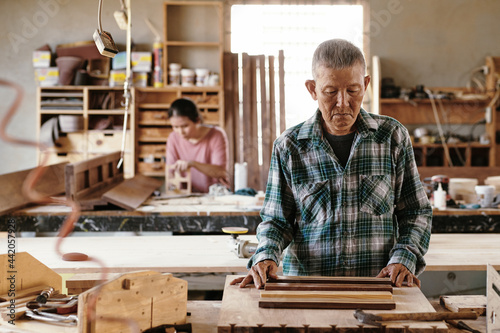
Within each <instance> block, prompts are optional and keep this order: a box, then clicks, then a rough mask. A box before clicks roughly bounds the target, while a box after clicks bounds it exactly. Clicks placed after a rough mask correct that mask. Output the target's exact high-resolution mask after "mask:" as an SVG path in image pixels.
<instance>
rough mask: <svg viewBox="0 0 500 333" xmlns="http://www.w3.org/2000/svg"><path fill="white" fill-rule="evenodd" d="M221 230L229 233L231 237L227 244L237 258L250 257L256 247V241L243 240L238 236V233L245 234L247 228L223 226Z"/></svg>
mask: <svg viewBox="0 0 500 333" xmlns="http://www.w3.org/2000/svg"><path fill="white" fill-rule="evenodd" d="M222 231H223V232H225V233H226V234H231V239H230V240H229V242H228V246H229V248H230V249H231V252H234V253H235V254H236V255H237V256H238V258H250V257H251V256H252V255H253V254H254V253H255V250H256V249H257V245H258V244H257V243H252V242H250V241H249V240H243V239H241V238H238V235H241V234H246V233H247V232H248V229H247V228H239V227H225V228H222Z"/></svg>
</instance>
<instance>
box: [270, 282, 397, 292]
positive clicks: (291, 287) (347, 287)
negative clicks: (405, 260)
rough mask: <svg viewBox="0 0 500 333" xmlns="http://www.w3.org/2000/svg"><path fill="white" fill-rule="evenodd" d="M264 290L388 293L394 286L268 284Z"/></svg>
mask: <svg viewBox="0 0 500 333" xmlns="http://www.w3.org/2000/svg"><path fill="white" fill-rule="evenodd" d="M264 290H310V291H312V290H324V291H335V290H338V291H340V290H351V291H354V290H357V291H388V292H391V293H392V286H390V285H386V284H350V283H286V282H281V283H273V282H267V283H266V285H265V287H264Z"/></svg>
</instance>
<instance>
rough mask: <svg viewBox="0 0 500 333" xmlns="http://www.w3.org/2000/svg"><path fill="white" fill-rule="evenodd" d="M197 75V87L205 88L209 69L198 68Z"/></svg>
mask: <svg viewBox="0 0 500 333" xmlns="http://www.w3.org/2000/svg"><path fill="white" fill-rule="evenodd" d="M194 71H195V73H196V85H197V86H198V87H203V86H206V85H207V81H208V73H209V72H208V69H206V68H196V69H195V70H194Z"/></svg>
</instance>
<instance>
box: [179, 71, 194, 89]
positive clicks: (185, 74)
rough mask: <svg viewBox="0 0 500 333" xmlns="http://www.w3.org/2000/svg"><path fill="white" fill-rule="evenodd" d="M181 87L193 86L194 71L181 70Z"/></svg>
mask: <svg viewBox="0 0 500 333" xmlns="http://www.w3.org/2000/svg"><path fill="white" fill-rule="evenodd" d="M181 82H182V83H181V85H182V86H184V87H191V86H194V71H193V70H192V69H188V68H183V69H181Z"/></svg>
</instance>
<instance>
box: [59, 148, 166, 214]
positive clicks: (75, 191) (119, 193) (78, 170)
mask: <svg viewBox="0 0 500 333" xmlns="http://www.w3.org/2000/svg"><path fill="white" fill-rule="evenodd" d="M120 158H121V154H120V152H115V153H111V154H106V155H102V156H99V157H95V158H92V159H90V160H85V161H81V162H76V163H71V164H68V165H67V166H66V171H65V173H66V177H65V182H66V196H67V197H68V198H71V199H72V200H74V201H77V202H78V203H79V204H80V205H81V207H82V209H83V210H88V209H94V208H95V206H100V205H107V204H114V205H116V206H118V207H121V208H124V209H126V210H134V209H136V208H138V207H139V206H140V205H141V204H142V203H143V202H144V201H145V200H147V199H148V198H149V197H150V196H151V194H152V193H153V192H154V190H156V189H157V188H158V187H160V186H161V185H162V183H163V182H162V181H160V180H158V179H154V178H150V177H146V176H143V175H137V176H135V177H134V178H131V179H126V180H124V178H123V166H121V167H120V168H118V162H119V160H120Z"/></svg>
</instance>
